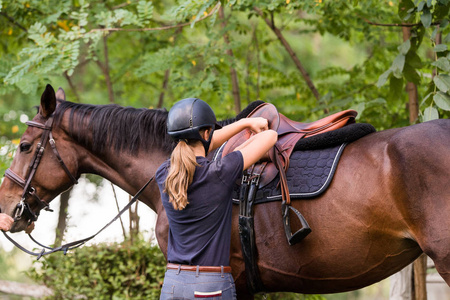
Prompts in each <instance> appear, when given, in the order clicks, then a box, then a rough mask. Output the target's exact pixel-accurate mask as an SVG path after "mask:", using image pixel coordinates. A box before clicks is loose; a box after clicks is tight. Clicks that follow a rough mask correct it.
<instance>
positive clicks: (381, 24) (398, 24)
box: [357, 15, 440, 27]
mask: <svg viewBox="0 0 450 300" xmlns="http://www.w3.org/2000/svg"><path fill="white" fill-rule="evenodd" d="M357 16H358V18H360V19H362V20H363V21H364V22H366V23H367V24H370V25H374V26H384V27H416V26H422V23H421V22H419V23H377V22H372V21H370V20H368V19H366V18H364V17H362V16H360V15H357ZM439 24H440V22H433V23H431V25H439Z"/></svg>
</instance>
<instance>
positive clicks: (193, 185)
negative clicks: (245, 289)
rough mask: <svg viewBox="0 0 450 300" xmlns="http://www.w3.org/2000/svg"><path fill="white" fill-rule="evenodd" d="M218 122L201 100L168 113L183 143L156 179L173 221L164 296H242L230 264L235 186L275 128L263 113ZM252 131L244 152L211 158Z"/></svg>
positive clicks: (173, 131) (270, 140)
mask: <svg viewBox="0 0 450 300" xmlns="http://www.w3.org/2000/svg"><path fill="white" fill-rule="evenodd" d="M219 127H220V126H218V125H217V124H216V117H215V115H214V112H213V110H212V109H211V107H210V106H209V105H208V104H207V103H206V102H204V101H202V100H200V99H197V98H188V99H183V100H181V101H179V102H177V103H176V104H175V105H174V106H173V107H172V108H171V109H170V111H169V115H168V121H167V130H168V134H169V135H170V136H172V137H173V138H174V139H175V140H176V141H177V142H178V144H177V146H176V147H175V149H174V151H173V153H172V155H171V158H170V160H167V161H166V162H164V163H163V164H162V165H161V166H160V167H159V169H158V171H157V172H156V176H155V177H156V181H157V183H158V185H159V188H160V191H161V199H162V202H163V205H164V208H165V211H166V214H167V217H168V219H169V244H168V249H167V259H168V265H167V271H166V275H165V278H164V284H163V287H162V291H161V298H160V299H194V298H196V297H198V298H206V299H208V298H210V299H213V298H214V299H236V290H235V287H234V280H233V277H232V276H231V268H230V267H229V262H230V241H231V206H232V201H231V193H232V188H233V185H234V184H235V181H236V180H237V179H238V178H239V177H240V176H241V174H242V171H243V170H245V169H247V168H248V167H250V166H251V165H253V164H254V163H255V162H257V161H258V160H259V159H260V158H261V157H262V156H264V154H265V153H266V152H267V151H268V150H269V149H270V148H271V147H272V146H273V145H274V144H275V143H276V141H277V133H276V132H275V131H273V130H268V123H267V120H266V119H264V118H248V119H241V120H239V121H237V122H235V123H232V124H230V125H227V126H225V127H223V128H221V129H218V128H219ZM246 128H248V129H250V130H251V131H252V132H254V133H255V134H254V135H253V136H252V138H250V139H249V140H248V141H247V142H246V143H244V144H243V145H242V146H241V147H239V149H237V150H235V151H234V152H232V153H230V154H228V155H226V156H225V157H223V158H221V159H219V160H217V161H209V160H208V159H207V158H206V157H205V156H206V155H207V154H208V152H209V151H211V150H213V149H215V148H217V147H219V146H220V145H222V144H223V143H224V142H225V141H227V140H228V139H229V138H231V137H232V136H233V135H235V134H237V133H238V132H240V131H242V130H244V129H246ZM215 129H217V130H215ZM215 297H219V298H215ZM220 297H221V298H220Z"/></svg>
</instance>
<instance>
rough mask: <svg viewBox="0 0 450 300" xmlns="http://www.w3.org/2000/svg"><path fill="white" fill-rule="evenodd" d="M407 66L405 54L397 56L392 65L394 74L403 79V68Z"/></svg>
mask: <svg viewBox="0 0 450 300" xmlns="http://www.w3.org/2000/svg"><path fill="white" fill-rule="evenodd" d="M404 66H405V56H404V55H403V54H399V55H397V57H396V58H395V59H394V62H393V63H392V67H391V68H392V73H393V74H394V76H395V77H397V78H402V76H403V75H402V72H403V67H404Z"/></svg>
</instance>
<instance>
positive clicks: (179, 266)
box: [177, 265, 181, 275]
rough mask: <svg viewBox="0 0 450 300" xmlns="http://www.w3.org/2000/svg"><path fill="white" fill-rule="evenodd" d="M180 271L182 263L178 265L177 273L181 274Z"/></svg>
mask: <svg viewBox="0 0 450 300" xmlns="http://www.w3.org/2000/svg"><path fill="white" fill-rule="evenodd" d="M180 271H181V265H178V272H177V275H179V274H180Z"/></svg>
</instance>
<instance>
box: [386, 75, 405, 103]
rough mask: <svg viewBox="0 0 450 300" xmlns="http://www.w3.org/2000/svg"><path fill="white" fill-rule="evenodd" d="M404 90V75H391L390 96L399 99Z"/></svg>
mask: <svg viewBox="0 0 450 300" xmlns="http://www.w3.org/2000/svg"><path fill="white" fill-rule="evenodd" d="M402 92H403V77H401V78H397V77H395V76H391V78H390V80H389V96H391V98H392V99H399V98H400V97H401V95H402Z"/></svg>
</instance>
